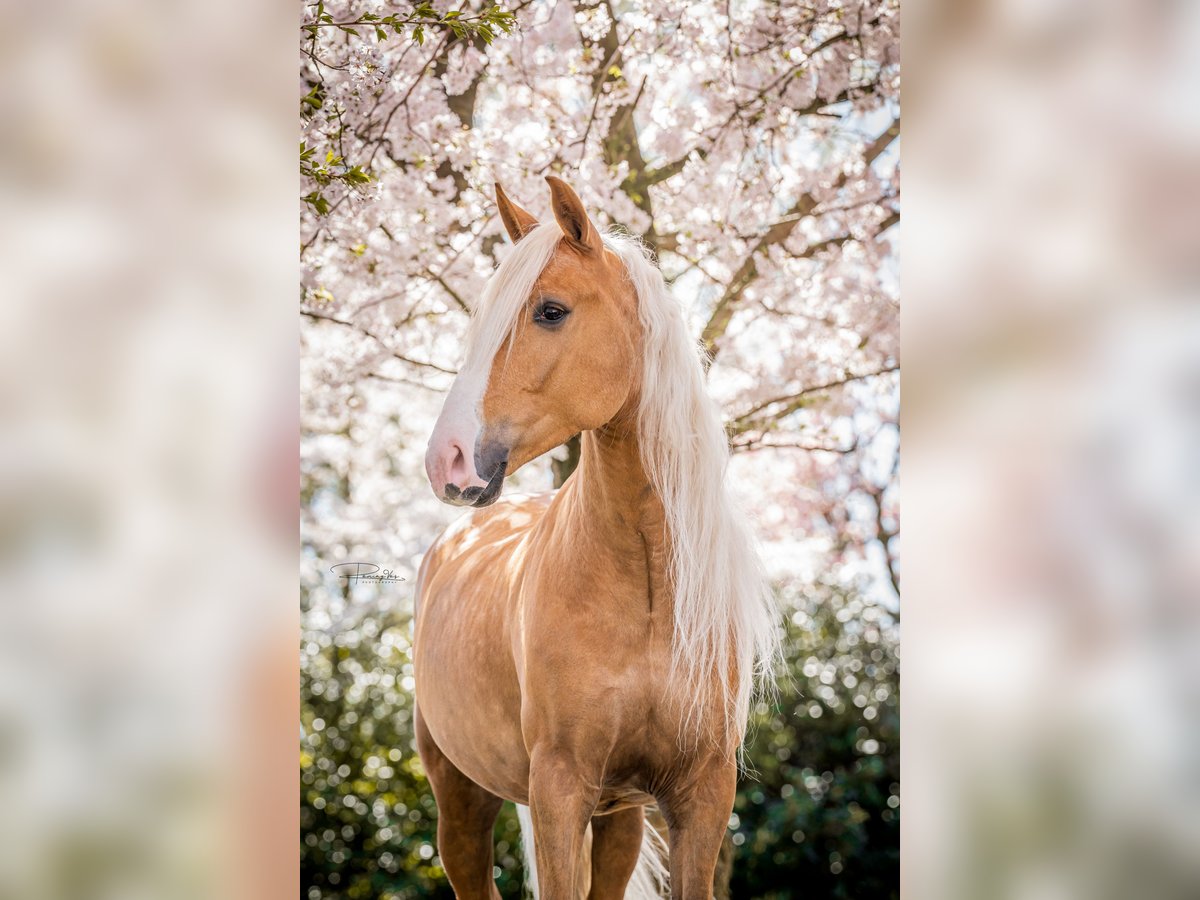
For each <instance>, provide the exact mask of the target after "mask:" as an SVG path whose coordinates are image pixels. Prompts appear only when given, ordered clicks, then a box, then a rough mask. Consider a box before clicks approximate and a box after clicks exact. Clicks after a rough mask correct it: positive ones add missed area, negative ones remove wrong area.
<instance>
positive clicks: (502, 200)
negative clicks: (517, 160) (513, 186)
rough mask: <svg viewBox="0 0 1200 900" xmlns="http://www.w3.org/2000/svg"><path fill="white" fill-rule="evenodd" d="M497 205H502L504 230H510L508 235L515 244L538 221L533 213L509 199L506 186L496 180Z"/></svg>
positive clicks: (501, 216)
mask: <svg viewBox="0 0 1200 900" xmlns="http://www.w3.org/2000/svg"><path fill="white" fill-rule="evenodd" d="M496 205H497V206H498V207H500V218H501V220H502V221H503V222H504V230H505V231H507V232H508V236H509V237H510V238H512V242H513V243H514V244H515V243H516V242H517V241H519V240H520V239H521V238H523V237H525V235H527V234H529V232H530V231H532V230H533V228H534V226H535V225H537V223H538V220H537V219H535V218H534V217H533V216H532V214H530V213H528V212H526V211H525V210H523V209H521V207H519V206H517V204H515V203H513V202H512V201H511V200H509V199H508V194H506V193H504V188H502V187H500V182H498V181H497V182H496Z"/></svg>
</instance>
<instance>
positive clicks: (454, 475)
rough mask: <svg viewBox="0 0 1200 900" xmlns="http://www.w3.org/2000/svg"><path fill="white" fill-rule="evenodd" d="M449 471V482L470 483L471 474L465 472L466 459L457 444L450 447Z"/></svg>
mask: <svg viewBox="0 0 1200 900" xmlns="http://www.w3.org/2000/svg"><path fill="white" fill-rule="evenodd" d="M450 452H451V454H452V455H451V457H450V469H449V471H447V473H446V474H447V475H449V476H450V481H451V482H456V483H465V482H467V481H470V480H471V478H470V476H471V473H470V472H469V471H468V470H467V457H466V454H465V453H464V452H463V448H462V446H461V445H460V444H458V443H457V442H455V443H453V444H451V445H450Z"/></svg>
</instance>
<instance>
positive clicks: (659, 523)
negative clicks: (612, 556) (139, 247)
mask: <svg viewBox="0 0 1200 900" xmlns="http://www.w3.org/2000/svg"><path fill="white" fill-rule="evenodd" d="M635 408H636V407H635ZM636 421H637V417H636V415H623V416H618V417H617V419H615V420H614V421H613V422H610V423H609V424H608V425H605V426H604V427H602V428H598V429H596V430H594V431H585V432H584V433H583V435H582V436H581V438H580V452H579V467H578V469H577V471H576V472H575V474H574V475H573V476H572V481H573V482H574V484H573V485H572V489H571V490H572V495H573V496H572V499H573V503H572V507H573V512H574V513H575V516H574V518H575V521H574V522H573V529H578V530H581V531H583V532H585V533H587V534H588V536H589V537H593V538H595V539H596V540H598V541H602V542H603V543H604V544H605V545H607V546H611V547H614V548H621V549H631V550H634V551H636V550H637V549H638V548H641V550H642V551H644V553H645V556H646V558H647V563H648V564H649V565H650V566H651V568H652V569H653V570H656V571H657V572H659V573H661V571H662V570H663V568H664V565H665V563H664V561H665V559H666V556H665V553H664V552H663V551H664V550H665V544H666V526H665V521H666V519H665V515H664V512H663V505H662V501H661V500H660V499H659V496H658V494H657V492H656V491H655V490H654V488H653V486H652V485H651V483H650V478H649V476H648V475H647V474H646V470H645V467H644V466H643V464H642V456H641V446H640V443H639V439H638V433H637V426H636ZM652 574H654V572H652Z"/></svg>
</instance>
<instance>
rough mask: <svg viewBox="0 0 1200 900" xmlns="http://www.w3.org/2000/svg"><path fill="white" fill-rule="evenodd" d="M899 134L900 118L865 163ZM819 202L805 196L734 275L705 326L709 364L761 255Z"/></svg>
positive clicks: (841, 179)
mask: <svg viewBox="0 0 1200 900" xmlns="http://www.w3.org/2000/svg"><path fill="white" fill-rule="evenodd" d="M899 134H900V119H899V117H897V118H896V119H895V121H893V122H892V124H891V125H889V126H888V127H887V128H886V129H885V130H884V131H883V133H882V134H880V135H879V136H878V137H877V138H875V140H873V141H872V142H871V143H870V144H868V145H867V147H866V148H865V149H864V151H863V161H864V162H865V164H866V165H868V166H870V165H871V164H872V163H873V162H874V161H875V160H876V159H878V158H879V155H880V154H881V153H883V151H884V150H886V149H887V147H888V146H889V145H890V144H891V143H892V141H893V140H895V138H896V136H897V135H899ZM849 178H850V173H849V172H843V173H842V174H841V175H839V176H838V178H837V180H836V181H835V182H834V184H833V190H835V191H836V190H839V189H840V188H842V187H843V186H844V185H845V184H846V182H847V181H848V180H849ZM819 203H820V200H819V199H818V198H817V197H816V196H815V195H814V194H812V193H811V192H809V193H804V194H801V195H800V198H799V199H798V200H797V201H796V202H795V203H794V204H793V205H792V207H791V208H790V209H789V210H788V211H787V212H786V213H785V214H784V217H783V219H781V220H780V221H778V222H776V223H775V224H774V225H772V226H771V227H770V228H768V229H767V231H766V233H765V234H764V235H763V236H762V237H761V238H759V239H758V242H757V243H756V244H755V245H754V246H753V247H752V248H751V249H750V253H749V255H747V257H746V259H745V260H744V261H743V262H742V265H741V266H740V267H739V268H738V270H737V272H735V273H734V276H733V278H732V279H730V282H729V284H728V286H727V287H726V288H725V292H724V293H723V294H722V295H721V298H720V299H719V300H717V303H716V305H715V306H714V307H713V311H712V313H711V314H710V315H709V317H708V322H706V323H705V325H704V330H703V331H702V332H701V333H700V341H701V343H702V344H703V345H704V350H705V352H706V354H707V357H708V361H709V365H711V364H712V361H713V360H714V359H716V357H717V353H718V352H719V348H718V345H717V342H718V341H719V340H720V339H721V338H722V337H723V336H724V335H725V331H726V330H727V329H728V328H729V323H730V321H731V320H732V319H733V313H734V311H735V307H736V306H737V304H738V303H739V302H740V301H741V299H742V295H743V293H744V292H745V290H746V288H748V287H749V286H750V284H751V283H752V282H753V281H754V279H755V278H757V277H758V260H757V258H758V256H759V255H760V254H762V253H764V252H766V251H767V250H768V249H770V248H771V247H773V246H774V245H776V244H780V243H782V242H783V241H785V240H787V238H788V236H789V235H790V234H791V233H792V231H794V230H795V228H796V226H797V225H798V224H799V223H800V221H801V220H802V219H804V218H806V217H808V216H809V215H811V214H812V212H813V211H814V210H815V209H816V208H817V206H818V205H819Z"/></svg>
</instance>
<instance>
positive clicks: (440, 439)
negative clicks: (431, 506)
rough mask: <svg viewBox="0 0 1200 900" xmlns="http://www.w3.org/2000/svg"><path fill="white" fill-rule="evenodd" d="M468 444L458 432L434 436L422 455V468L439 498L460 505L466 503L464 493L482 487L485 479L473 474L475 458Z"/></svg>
mask: <svg viewBox="0 0 1200 900" xmlns="http://www.w3.org/2000/svg"><path fill="white" fill-rule="evenodd" d="M469 447H470V444H469V443H468V441H467V440H466V439H465V438H464V437H462V436H459V435H454V434H449V435H435V438H434V440H433V441H431V443H430V445H429V450H428V452H427V453H426V455H425V471H426V473H427V474H428V475H429V484H430V486H431V487H432V488H433V491H434V493H435V494H437V495H438V497H439V499H441V500H444V501H446V502H448V503H454V504H457V505H461V504H463V503H466V502H469V501H468V500H465V499H464V496H463V495H464V493H465V492H466V491H468V490H470V489H471V488H472V487H479V488H482V487H483V485H484V484H485V482H483V481H481V480H480V478H479V476H478V475H477V474H476V473H475V460H474V456H473V454H472V453H471V451H470V450H469V449H468V448H469Z"/></svg>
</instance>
